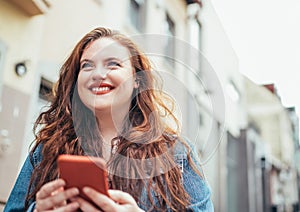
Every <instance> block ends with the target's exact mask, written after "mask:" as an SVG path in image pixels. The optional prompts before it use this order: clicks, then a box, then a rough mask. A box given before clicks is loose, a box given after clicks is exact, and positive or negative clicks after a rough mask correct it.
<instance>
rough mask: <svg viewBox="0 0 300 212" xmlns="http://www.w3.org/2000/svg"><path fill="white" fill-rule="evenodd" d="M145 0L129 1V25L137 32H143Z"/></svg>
mask: <svg viewBox="0 0 300 212" xmlns="http://www.w3.org/2000/svg"><path fill="white" fill-rule="evenodd" d="M145 14H146V10H145V0H130V6H129V17H130V22H131V24H132V25H133V26H134V27H135V28H136V29H137V30H138V31H143V30H144V25H145V17H146V15H145Z"/></svg>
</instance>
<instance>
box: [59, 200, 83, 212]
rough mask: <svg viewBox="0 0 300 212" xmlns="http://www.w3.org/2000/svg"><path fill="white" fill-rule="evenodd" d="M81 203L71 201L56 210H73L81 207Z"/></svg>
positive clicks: (69, 211)
mask: <svg viewBox="0 0 300 212" xmlns="http://www.w3.org/2000/svg"><path fill="white" fill-rule="evenodd" d="M79 206H80V205H79V203H78V202H71V203H69V204H67V205H65V206H62V207H59V208H56V209H55V210H54V211H55V212H73V211H75V210H77V209H78V208H79Z"/></svg>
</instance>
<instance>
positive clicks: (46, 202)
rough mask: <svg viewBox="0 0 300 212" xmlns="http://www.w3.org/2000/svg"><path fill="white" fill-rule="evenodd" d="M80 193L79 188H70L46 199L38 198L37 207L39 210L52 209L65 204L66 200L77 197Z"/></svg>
mask: <svg viewBox="0 0 300 212" xmlns="http://www.w3.org/2000/svg"><path fill="white" fill-rule="evenodd" d="M78 194H79V190H78V189H77V188H70V189H67V190H65V191H61V192H59V193H57V194H55V195H53V196H50V197H48V198H44V199H37V201H36V208H37V209H38V211H40V210H45V209H52V208H55V207H60V206H62V205H65V204H63V203H66V200H68V199H70V198H72V197H75V196H77V195H78Z"/></svg>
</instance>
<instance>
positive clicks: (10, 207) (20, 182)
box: [4, 147, 40, 212]
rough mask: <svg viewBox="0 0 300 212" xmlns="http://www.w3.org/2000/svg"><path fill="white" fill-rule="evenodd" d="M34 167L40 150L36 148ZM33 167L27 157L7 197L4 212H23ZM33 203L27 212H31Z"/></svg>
mask: <svg viewBox="0 0 300 212" xmlns="http://www.w3.org/2000/svg"><path fill="white" fill-rule="evenodd" d="M33 162H34V165H36V164H37V163H39V162H40V148H39V147H38V148H37V149H36V151H35V152H34V153H33ZM32 171H33V166H32V164H31V162H30V157H29V156H27V158H26V160H25V162H24V164H23V166H22V169H21V171H20V173H19V175H18V178H17V180H16V183H15V185H14V187H13V189H12V191H11V193H10V195H9V198H8V200H7V203H6V205H5V208H4V212H10V211H25V198H26V194H27V190H28V187H29V182H30V178H31V175H32ZM33 209H34V203H31V204H30V206H29V208H28V210H27V211H33Z"/></svg>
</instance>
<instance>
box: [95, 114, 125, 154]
mask: <svg viewBox="0 0 300 212" xmlns="http://www.w3.org/2000/svg"><path fill="white" fill-rule="evenodd" d="M125 115H126V114H125ZM125 115H122V114H121V113H119V114H116V115H115V116H112V115H111V114H108V113H97V114H96V117H97V122H98V126H99V131H100V134H101V137H102V139H103V143H104V149H103V150H102V151H103V157H104V159H105V160H108V159H109V158H110V154H111V148H112V146H111V141H112V139H114V138H115V137H117V136H118V132H119V131H120V129H121V127H122V124H123V120H124V118H125Z"/></svg>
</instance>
